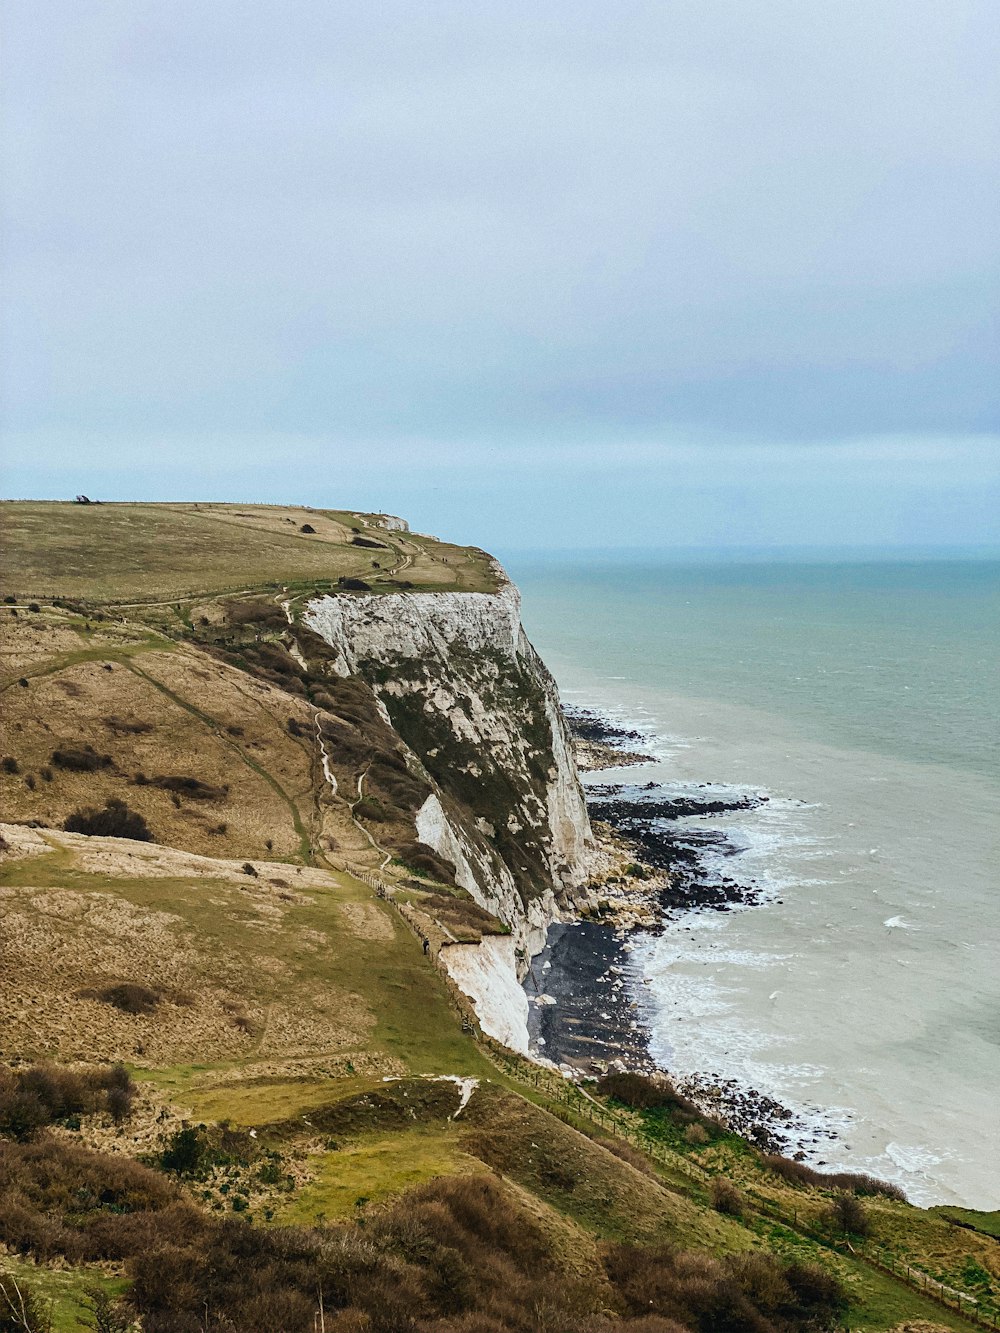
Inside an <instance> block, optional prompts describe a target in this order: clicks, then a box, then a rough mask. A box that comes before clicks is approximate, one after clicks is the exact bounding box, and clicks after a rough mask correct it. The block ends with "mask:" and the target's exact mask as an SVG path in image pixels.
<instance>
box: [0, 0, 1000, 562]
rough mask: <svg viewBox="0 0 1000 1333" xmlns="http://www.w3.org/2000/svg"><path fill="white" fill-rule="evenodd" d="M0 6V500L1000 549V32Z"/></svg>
mask: <svg viewBox="0 0 1000 1333" xmlns="http://www.w3.org/2000/svg"><path fill="white" fill-rule="evenodd" d="M5 8H6V18H5V29H6V31H5V48H6V57H5V66H6V69H5V79H4V91H3V100H4V105H3V107H2V111H3V153H4V160H3V163H2V166H3V175H4V180H5V181H6V199H5V238H4V240H5V243H4V260H3V262H4V267H5V274H4V277H5V282H4V286H5V289H6V293H7V298H6V303H5V307H6V308H5V322H4V329H3V349H2V351H3V357H2V359H3V372H4V381H5V394H4V397H5V416H4V424H3V435H4V445H5V452H6V454H7V463H6V465H5V468H4V472H3V493H4V494H5V495H14V496H21V495H36V496H46V497H60V496H66V495H72V494H74V493H75V492H76V491H80V490H84V491H87V492H88V493H90V494H97V495H100V496H103V497H104V498H143V499H168V498H216V499H237V500H252V499H256V500H281V501H285V500H288V501H293V500H294V501H301V502H305V503H311V504H315V505H336V506H345V507H347V506H349V507H364V508H385V509H390V510H395V511H397V512H402V513H404V514H406V515H408V516H409V517H411V519H413V520H414V522H415V525H416V526H418V527H421V528H423V529H429V530H432V531H435V530H436V531H440V532H441V533H442V534H443V535H448V536H452V537H455V538H459V539H468V540H475V541H478V542H479V543H481V544H483V545H492V546H494V547H502V548H513V547H517V546H536V545H557V546H559V545H561V546H567V545H568V546H588V545H590V546H601V545H643V544H647V545H702V544H709V545H727V544H730V545H747V544H749V545H770V544H779V545H795V544H802V543H805V544H810V543H820V544H824V545H826V544H833V543H845V544H848V545H851V544H877V543H887V544H907V543H916V544H948V543H978V542H1000V434H998V429H1000V427H998V393H997V385H998V380H1000V376H998V373H997V327H996V315H997V310H998V306H1000V283H998V263H997V258H998V250H1000V246H998V225H997V207H996V201H997V197H998V193H1000V192H998V185H1000V181H998V174H1000V173H998V161H1000V153H998V127H1000V110H998V88H1000V80H998V79H997V75H996V71H997V69H998V68H1000V18H998V11H997V8H996V5H995V0H835V3H833V4H828V5H821V4H819V3H808V2H807V3H803V0H657V2H656V3H633V2H632V0H615V2H614V3H612V4H609V3H607V0H604V3H600V4H598V3H591V0H574V2H573V3H564V2H563V0H551V2H550V3H548V4H539V3H537V0H531V3H527V2H522V0H494V3H478V2H477V0H380V2H378V3H355V2H350V3H341V2H339V0H250V2H248V0H212V2H211V3H205V0H119V2H116V0H88V3H86V4H80V3H78V0H7V5H6V7H5Z"/></svg>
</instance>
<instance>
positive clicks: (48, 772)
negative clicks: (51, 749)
mask: <svg viewBox="0 0 1000 1333" xmlns="http://www.w3.org/2000/svg"><path fill="white" fill-rule="evenodd" d="M38 772H39V775H40V776H41V779H42V781H43V782H51V781H52V777H53V773H52V769H51V768H49V766H48V764H46V765H45V767H44V768H40V769H39V770H38Z"/></svg>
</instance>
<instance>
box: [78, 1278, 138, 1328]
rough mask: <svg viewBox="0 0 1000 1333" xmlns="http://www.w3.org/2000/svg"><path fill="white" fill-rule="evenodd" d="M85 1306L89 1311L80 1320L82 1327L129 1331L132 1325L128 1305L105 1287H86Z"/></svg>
mask: <svg viewBox="0 0 1000 1333" xmlns="http://www.w3.org/2000/svg"><path fill="white" fill-rule="evenodd" d="M83 1307H84V1309H85V1310H86V1311H87V1315H86V1317H85V1318H83V1319H80V1320H78V1321H77V1322H78V1323H79V1324H80V1327H81V1328H92V1329H93V1330H94V1333H128V1330H129V1329H130V1328H131V1327H132V1322H133V1321H132V1315H131V1313H130V1312H129V1309H128V1306H127V1305H126V1304H125V1303H124V1301H121V1300H119V1299H117V1298H116V1297H114V1296H112V1295H111V1293H110V1292H109V1291H106V1290H105V1289H104V1287H98V1286H97V1285H96V1284H95V1285H94V1286H91V1287H88V1288H87V1289H86V1294H85V1296H84V1301H83Z"/></svg>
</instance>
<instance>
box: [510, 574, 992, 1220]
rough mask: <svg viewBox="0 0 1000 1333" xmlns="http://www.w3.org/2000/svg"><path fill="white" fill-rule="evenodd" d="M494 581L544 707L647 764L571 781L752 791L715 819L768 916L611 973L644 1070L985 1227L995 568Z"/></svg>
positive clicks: (733, 915) (671, 936) (754, 911)
mask: <svg viewBox="0 0 1000 1333" xmlns="http://www.w3.org/2000/svg"><path fill="white" fill-rule="evenodd" d="M507 567H508V568H509V570H510V572H511V574H512V576H513V577H514V579H515V581H516V582H517V583H518V584H519V586H520V588H521V590H522V594H523V617H524V622H525V625H526V628H527V630H528V633H529V635H530V636H531V638H532V640H533V641H534V643H535V645H536V647H537V648H538V649H539V651H540V652H541V654H542V656H543V657H544V659H545V660H546V662H547V663H548V665H549V667H550V668H551V669H552V671H553V672H554V674H555V676H556V679H557V680H558V682H559V685H560V688H561V690H562V693H563V696H564V698H565V699H566V700H567V701H568V702H571V703H576V704H579V705H581V706H585V707H592V708H596V709H599V710H601V711H603V712H605V713H607V714H608V715H610V716H611V717H612V718H615V719H618V720H619V721H621V722H622V723H626V724H628V725H629V726H636V727H638V728H639V729H640V730H642V732H643V733H644V734H645V735H646V736H647V737H648V740H649V744H648V747H646V748H648V749H649V752H650V753H651V754H653V755H654V756H655V758H656V762H654V763H652V764H649V765H644V766H642V767H639V768H629V769H622V770H611V771H608V772H604V773H602V774H600V775H599V776H598V777H596V779H595V778H593V777H592V778H590V779H588V780H589V781H594V780H597V781H600V782H607V781H615V780H618V781H622V782H628V783H635V782H647V781H655V782H658V783H663V784H665V785H667V786H668V787H672V788H674V789H676V790H677V791H678V792H681V793H682V792H685V791H687V790H689V789H690V788H692V787H695V786H697V785H698V784H703V783H710V784H717V785H718V786H719V787H720V789H721V790H722V791H723V792H727V791H732V790H733V789H737V790H746V791H753V792H761V793H765V794H767V795H768V797H769V799H768V801H767V802H766V803H765V804H763V805H762V806H760V807H759V808H758V809H755V810H751V811H736V812H732V813H730V814H728V815H726V816H723V817H722V818H719V817H713V818H712V820H711V825H712V827H718V828H722V829H724V830H725V831H726V833H727V834H728V836H729V839H730V843H731V844H732V845H735V847H736V848H737V849H738V850H737V851H736V853H735V855H732V854H731V855H730V856H729V857H728V858H727V864H726V865H725V866H724V867H723V866H722V865H721V864H720V867H719V870H720V873H721V872H722V871H723V870H724V871H725V872H726V873H729V874H735V875H738V876H739V877H740V878H741V879H744V880H747V879H752V880H753V881H754V882H755V883H756V884H758V885H760V886H761V887H762V888H763V890H764V903H763V905H761V906H757V907H752V908H745V909H738V910H735V911H733V912H729V913H715V912H700V913H688V914H686V915H684V916H682V917H681V918H679V919H678V920H676V921H674V922H673V923H672V924H671V925H670V926H669V927H668V929H667V930H666V932H665V933H664V934H662V935H661V936H658V937H642V938H640V940H639V942H638V947H636V948H635V949H634V950H633V952H632V955H631V957H632V960H633V964H634V975H633V977H632V984H633V986H634V989H635V995H636V997H637V999H638V1000H639V1001H640V1005H641V1008H642V1012H643V1014H644V1017H645V1019H646V1022H647V1025H648V1027H649V1029H650V1032H651V1051H652V1054H653V1055H654V1057H655V1058H656V1059H657V1061H658V1062H659V1063H660V1064H661V1065H662V1066H663V1067H664V1068H668V1069H671V1070H673V1071H674V1072H676V1073H678V1074H703V1075H706V1076H708V1077H710V1078H734V1079H736V1080H738V1081H739V1082H741V1083H742V1084H744V1085H745V1086H747V1087H753V1088H756V1089H758V1090H759V1091H761V1092H766V1093H768V1094H770V1095H771V1096H774V1097H776V1098H777V1099H779V1100H780V1101H782V1102H783V1103H784V1104H786V1105H787V1106H789V1107H791V1108H792V1109H794V1110H796V1111H797V1112H799V1113H800V1114H801V1115H803V1116H804V1117H805V1118H806V1120H807V1121H808V1123H809V1124H810V1125H811V1126H813V1127H814V1136H813V1141H812V1142H811V1143H809V1144H808V1145H807V1147H808V1152H809V1157H810V1160H811V1161H813V1162H814V1163H821V1164H824V1165H826V1166H828V1167H831V1168H832V1167H847V1166H850V1167H852V1168H854V1169H861V1170H870V1171H873V1172H875V1173H876V1174H879V1175H881V1176H884V1177H887V1178H889V1179H892V1180H895V1181H897V1182H899V1183H900V1184H902V1185H903V1186H904V1188H905V1189H906V1190H907V1192H908V1193H909V1195H910V1197H911V1198H912V1199H913V1200H914V1201H916V1202H922V1203H931V1202H941V1203H945V1202H948V1203H961V1204H965V1205H966V1206H970V1207H976V1208H997V1207H1000V870H998V867H1000V689H998V680H997V667H998V664H1000V562H997V561H991V560H951V561H910V562H906V561H900V562H896V563H893V562H878V561H873V562H870V563H860V562H859V563H850V564H848V563H842V564H837V563H822V562H815V563H809V564H795V563H762V562H754V563H739V562H736V561H726V562H719V563H711V562H706V563H701V564H698V563H692V562H685V563H679V562H671V561H670V560H669V559H668V558H665V557H662V556H658V555H656V554H654V553H650V554H649V555H648V556H642V555H641V554H633V555H632V557H631V558H630V559H627V560H625V559H617V560H608V558H607V557H602V556H599V555H593V556H579V557H574V558H573V559H571V560H570V559H566V558H561V559H552V558H549V559H543V558H531V559H529V558H527V557H525V556H523V555H522V556H516V555H515V556H513V557H510V558H508V560H507ZM702 794H703V795H704V794H705V793H704V792H703V791H702ZM696 824H697V820H694V821H693V824H692V826H696Z"/></svg>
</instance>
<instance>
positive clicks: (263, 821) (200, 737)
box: [2, 631, 315, 857]
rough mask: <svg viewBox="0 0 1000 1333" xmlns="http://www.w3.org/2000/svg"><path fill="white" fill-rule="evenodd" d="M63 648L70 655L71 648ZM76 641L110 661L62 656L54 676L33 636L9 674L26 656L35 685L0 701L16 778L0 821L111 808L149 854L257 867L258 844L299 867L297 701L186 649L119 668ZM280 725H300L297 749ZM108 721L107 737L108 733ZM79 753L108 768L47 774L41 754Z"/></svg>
mask: <svg viewBox="0 0 1000 1333" xmlns="http://www.w3.org/2000/svg"><path fill="white" fill-rule="evenodd" d="M74 640H75V644H76V651H77V652H79V651H81V636H78V635H74ZM84 642H85V644H86V651H97V652H98V653H100V648H101V646H102V644H106V645H107V648H108V657H107V658H106V659H105V660H84V661H78V660H77V661H74V660H73V659H72V655H71V654H69V653H67V654H65V656H66V658H67V659H68V660H67V664H66V665H65V666H63V667H62V669H61V670H60V669H52V667H53V665H57V664H58V659H56V662H55V663H53V661H52V659H49V658H46V657H44V656H41V654H43V653H44V651H45V648H46V646H47V645H46V643H45V639H44V631H43V632H37V631H36V632H35V634H34V635H33V636H32V638H31V640H30V642H26V643H24V644H22V645H21V647H22V649H23V651H22V652H21V653H19V655H18V663H19V665H18V668H17V669H19V670H24V669H25V661H26V659H27V656H28V655H29V653H30V654H33V655H34V666H35V669H36V670H38V671H39V672H41V671H45V672H46V674H36V675H32V676H31V677H29V684H28V688H26V689H25V688H23V687H21V686H19V685H18V684H17V683H16V681H15V682H14V683H12V684H9V685H8V686H7V688H6V689H5V690H4V691H3V695H2V699H3V708H4V738H3V750H4V753H8V754H13V755H14V756H15V757H16V758H17V761H18V764H19V767H20V770H21V772H20V773H19V774H17V775H10V774H4V775H2V781H3V800H4V809H5V811H6V813H7V816H8V818H11V819H15V820H17V819H22V820H28V819H35V820H41V821H42V822H43V823H46V824H48V825H51V826H60V825H61V824H62V823H63V821H64V820H65V818H66V817H67V815H69V814H70V813H72V812H73V811H74V810H77V809H79V808H82V807H85V806H86V807H89V806H100V805H102V804H103V803H104V802H106V801H107V800H108V799H109V798H118V799H121V800H124V801H126V803H127V804H128V805H129V806H130V808H132V809H135V810H136V811H137V812H138V813H139V814H141V815H142V816H143V818H145V820H146V822H147V823H148V824H149V827H150V828H151V830H152V832H153V837H154V838H155V839H156V840H157V841H158V842H163V843H169V844H172V845H178V846H184V847H188V848H191V849H192V850H195V851H198V852H202V853H205V854H212V853H216V854H219V853H221V854H222V855H227V854H230V855H233V856H237V855H243V856H246V855H251V856H258V855H265V854H268V849H267V847H266V844H267V842H268V841H270V842H271V844H272V848H271V849H270V854H272V855H278V856H287V857H297V856H299V855H301V852H302V841H303V840H302V837H301V835H300V833H299V832H298V831H297V830H296V827H295V823H294V819H293V813H292V806H293V805H294V807H295V810H296V813H297V815H298V818H299V821H300V824H301V826H302V827H307V826H308V824H309V821H310V820H311V819H313V818H314V810H315V804H314V780H315V772H314V767H315V756H314V752H313V751H314V747H313V743H312V739H311V735H312V732H311V726H312V724H311V714H310V710H309V707H308V705H307V704H306V703H305V702H304V701H303V700H300V699H294V698H291V697H290V696H288V695H287V694H286V693H285V692H284V691H282V690H280V689H278V688H276V687H275V686H273V685H270V684H268V683H266V682H263V681H258V680H253V679H251V678H250V677H248V676H247V675H246V674H245V673H243V672H240V671H239V670H237V669H236V668H234V667H230V666H227V665H225V664H224V663H220V662H218V661H216V660H215V659H213V658H211V657H208V656H207V655H205V654H202V653H199V652H198V651H197V650H194V649H190V648H186V647H180V648H173V647H172V646H171V645H166V644H165V645H164V649H163V650H157V649H155V648H154V649H153V650H151V651H146V652H144V653H142V654H141V655H140V656H138V657H136V658H129V657H124V656H122V655H121V654H120V652H119V651H118V649H119V646H120V645H119V644H118V643H117V641H116V640H114V639H111V638H108V637H107V636H105V635H103V634H101V635H96V636H90V638H89V639H87V640H85V641H84ZM92 645H93V646H92ZM108 667H110V668H111V669H110V670H108V669H107V668H108ZM8 679H9V678H8ZM172 696H173V697H172ZM289 716H295V717H297V718H298V719H299V720H300V722H301V723H302V726H303V728H304V729H305V735H304V737H303V738H296V737H293V736H291V735H290V734H289V732H288V729H287V719H288V717H289ZM109 717H110V718H113V719H114V720H115V722H116V724H117V725H115V726H108V725H107V721H106V719H108V718H109ZM88 744H92V745H93V746H94V749H95V751H96V752H99V753H100V754H102V755H104V754H107V755H109V756H110V757H111V760H112V762H111V764H109V765H104V766H101V767H99V768H98V769H97V770H96V771H94V772H80V771H74V770H73V769H68V768H66V767H64V766H63V767H60V766H59V765H58V764H54V763H53V762H52V754H53V752H55V751H74V750H77V749H81V750H82V749H83V747H84V746H86V745H88ZM46 768H48V769H51V771H52V778H51V780H49V781H38V782H37V783H36V786H35V790H33V791H32V790H30V789H29V787H28V785H27V784H26V782H25V776H26V775H28V774H40V773H41V771H42V770H43V769H46ZM136 774H143V775H146V776H148V777H149V778H151V779H154V780H155V779H157V778H159V777H163V778H166V779H170V778H172V777H176V776H180V777H191V778H194V779H196V780H197V781H198V782H200V783H203V784H205V786H206V787H208V788H213V789H215V792H214V796H213V798H212V799H208V800H205V799H193V798H192V797H191V796H190V794H189V793H187V792H183V791H182V792H180V793H177V792H172V791H171V790H169V785H170V784H169V782H168V783H166V784H165V785H160V786H158V785H156V783H155V781H154V782H151V783H149V784H147V785H142V786H140V785H136V783H135V776H136ZM226 788H228V791H226V790H225V789H226ZM175 798H176V799H175ZM223 824H224V825H225V831H224V833H220V832H218V831H217V830H219V827H220V825H223Z"/></svg>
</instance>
